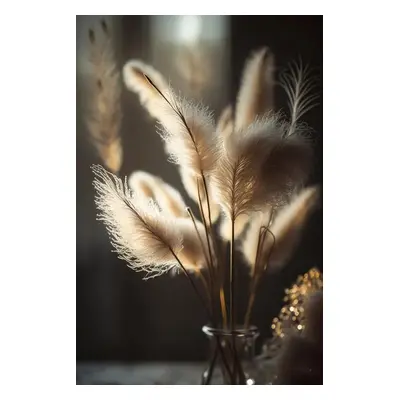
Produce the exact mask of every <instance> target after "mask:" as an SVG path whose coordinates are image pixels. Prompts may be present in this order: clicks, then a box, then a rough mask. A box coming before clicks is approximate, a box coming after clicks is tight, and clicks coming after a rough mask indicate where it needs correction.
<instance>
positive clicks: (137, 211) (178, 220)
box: [93, 48, 318, 384]
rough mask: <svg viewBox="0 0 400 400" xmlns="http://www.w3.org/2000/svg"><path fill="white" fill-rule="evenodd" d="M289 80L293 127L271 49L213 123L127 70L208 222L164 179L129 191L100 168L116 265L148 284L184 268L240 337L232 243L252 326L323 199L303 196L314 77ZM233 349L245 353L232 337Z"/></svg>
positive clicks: (236, 370) (143, 68) (135, 184)
mask: <svg viewBox="0 0 400 400" xmlns="http://www.w3.org/2000/svg"><path fill="white" fill-rule="evenodd" d="M289 73H291V74H292V75H290V77H289V75H288V74H287V72H286V73H285V74H284V75H283V85H284V88H285V91H286V92H287V94H288V96H289V103H290V110H291V115H290V117H289V118H286V117H285V115H284V114H283V113H282V112H279V111H275V110H274V102H273V97H274V96H273V88H274V77H273V75H274V57H273V55H272V53H271V52H270V51H269V50H268V49H266V48H264V49H260V50H258V51H257V52H256V53H254V54H253V55H251V56H250V57H249V59H248V60H247V62H246V66H245V69H244V72H243V76H242V82H241V86H240V89H239V93H238V97H237V102H236V106H235V108H234V109H233V108H232V107H231V106H228V107H226V108H225V109H224V110H223V111H222V113H221V115H220V117H219V118H218V121H217V123H215V121H214V118H213V115H212V113H211V112H210V111H209V110H208V108H207V107H205V106H204V105H201V104H196V103H194V102H192V101H190V100H188V99H185V98H184V97H182V96H180V95H179V96H178V95H177V94H176V93H175V91H174V90H173V88H172V87H170V86H169V85H167V83H166V82H167V81H166V79H165V78H164V77H163V76H162V75H161V74H160V73H159V72H158V71H156V70H155V69H154V68H153V67H152V66H150V65H147V64H145V63H143V62H142V61H140V60H130V61H129V62H127V63H126V65H125V66H124V70H123V74H124V81H125V84H126V86H127V88H128V89H129V90H131V91H133V92H134V93H136V94H137V95H138V96H139V99H140V101H141V104H142V105H143V107H144V108H145V109H146V110H147V111H148V112H149V113H150V115H152V116H153V117H154V118H155V119H156V120H157V122H158V125H159V129H158V133H159V134H160V136H161V138H162V139H163V141H164V143H165V150H166V152H167V154H168V155H169V160H170V161H172V162H173V163H175V164H177V166H178V171H179V175H180V177H181V180H182V183H183V186H184V187H185V190H186V192H187V194H188V195H189V197H190V198H191V199H192V200H194V201H195V203H197V206H198V211H199V214H200V217H201V221H200V220H197V219H196V217H195V215H194V213H193V212H192V210H191V209H190V208H189V207H187V206H186V204H185V201H184V199H183V198H182V196H181V195H180V194H179V193H178V192H177V190H176V189H174V188H173V187H171V186H170V185H168V184H167V183H166V182H164V181H163V180H162V179H160V178H159V177H156V176H153V175H151V174H148V173H146V172H144V171H135V172H134V173H133V174H132V175H131V176H130V177H129V181H127V180H125V182H124V183H123V182H122V181H121V180H120V179H119V178H117V177H115V176H114V175H112V174H111V173H108V172H106V171H105V170H104V169H102V168H101V167H94V169H93V171H94V173H95V181H94V186H95V190H96V192H97V197H96V204H97V207H98V209H99V210H100V219H101V220H102V221H104V223H105V225H106V227H107V229H108V231H109V234H110V237H111V242H112V243H113V245H114V247H115V249H116V251H117V253H118V254H119V256H120V258H122V259H123V260H125V261H126V262H127V264H128V265H129V266H130V267H131V268H132V269H134V270H136V271H144V272H145V273H146V275H145V277H146V278H150V277H155V276H159V275H161V274H163V273H165V272H167V271H170V270H178V271H182V272H183V273H184V274H185V275H186V277H187V278H188V279H189V282H190V283H191V285H192V286H193V288H194V290H195V291H196V294H197V295H198V296H199V298H200V300H201V301H202V304H203V305H204V307H205V309H206V311H207V313H208V316H209V319H210V321H211V322H212V325H214V326H215V327H219V326H224V327H225V328H227V327H228V325H229V328H230V329H231V330H234V329H236V328H237V327H238V326H239V325H240V324H239V325H238V323H237V321H238V320H239V321H242V319H240V317H239V318H238V316H237V315H236V314H237V310H236V307H235V292H236V282H235V275H236V273H235V271H236V269H237V266H236V264H235V251H234V245H235V239H239V238H240V239H241V251H242V254H243V255H244V258H245V260H246V261H247V263H248V265H249V267H250V291H249V302H248V307H247V311H246V315H245V316H244V317H243V321H244V326H245V327H247V326H249V323H250V318H251V310H252V307H253V304H254V301H255V295H256V290H257V285H258V282H259V280H260V278H261V276H262V274H263V273H264V271H265V270H266V269H267V268H268V267H275V268H278V267H283V265H284V264H285V263H286V262H287V261H288V259H289V257H290V255H291V254H292V252H293V250H294V249H295V247H296V245H297V244H298V242H299V237H300V234H301V231H302V227H303V225H304V224H305V222H306V219H307V217H308V216H309V215H310V213H311V211H312V210H313V207H314V206H315V204H316V201H317V198H318V197H317V193H318V191H317V189H316V188H314V187H311V188H306V189H303V186H304V184H305V183H306V180H307V177H308V173H309V171H310V168H311V163H312V143H311V141H310V138H309V129H308V128H307V126H306V125H305V124H304V123H302V122H301V121H300V117H301V116H302V115H303V114H304V113H305V112H306V111H308V109H309V108H310V107H311V105H312V104H313V101H314V100H315V99H314V96H313V95H311V100H310V98H309V97H307V96H310V93H311V92H310V90H311V89H310V83H309V73H308V70H307V71H306V70H304V69H302V66H299V67H298V68H293V67H292V68H291V69H290V70H289ZM128 184H129V187H128ZM221 214H222V218H221V224H220V227H219V231H218V232H219V235H220V236H221V238H222V239H223V241H224V242H229V247H230V254H229V275H228V276H227V274H226V272H225V261H226V257H225V256H224V251H223V249H221V248H220V242H219V241H218V239H217V230H216V229H215V224H216V222H217V221H218V219H219V217H220V216H221ZM190 271H191V272H194V277H196V278H199V280H200V282H201V284H202V287H203V289H204V290H203V291H201V290H199V289H198V287H197V285H198V281H197V280H196V281H195V280H192V278H191V275H190V274H188V272H190ZM227 282H229V301H226V297H225V286H226V283H227ZM228 306H229V310H228ZM228 322H229V324H228ZM218 351H220V352H221V354H223V352H224V350H223V349H222V348H219V349H218ZM225 351H226V350H225ZM229 351H233V353H235V352H236V351H237V350H236V347H235V341H234V340H233V342H232V348H231V350H229ZM222 357H223V356H222ZM228 358H229V357H228ZM231 360H233V361H232V362H233V364H234V366H233V371H230V368H229V366H226V365H225V367H227V371H228V375H230V377H231V379H232V383H234V384H235V383H238V382H239V383H243V382H242V378H243V376H244V374H243V372H242V373H241V372H240V371H241V366H240V362H238V361H237V360H236V358H235V357H234V356H232V358H231ZM225 361H226V360H225Z"/></svg>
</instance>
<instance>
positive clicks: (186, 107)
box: [126, 66, 216, 177]
mask: <svg viewBox="0 0 400 400" xmlns="http://www.w3.org/2000/svg"><path fill="white" fill-rule="evenodd" d="M126 67H128V66H126ZM137 74H138V75H139V76H140V81H141V83H142V84H143V86H145V87H146V90H145V91H146V92H149V93H152V101H151V102H152V109H153V113H154V115H155V116H156V118H157V120H158V121H159V122H160V124H161V126H162V128H163V129H160V130H159V133H160V136H161V137H162V138H163V139H164V142H165V148H166V150H167V152H168V153H169V156H170V160H171V161H172V162H174V163H176V164H179V165H180V166H181V167H183V168H187V169H188V170H189V171H190V172H191V173H192V174H194V175H195V176H199V177H202V176H203V175H207V174H208V173H209V172H210V171H211V170H212V169H213V168H214V163H215V160H216V150H215V134H214V132H215V127H214V120H213V118H212V113H211V112H210V111H209V110H208V109H207V108H206V107H204V106H201V105H198V104H194V103H193V102H190V101H188V100H186V99H184V98H183V97H178V96H177V95H176V94H175V93H174V92H173V90H172V89H168V90H165V91H163V88H159V87H158V86H157V83H156V82H153V81H152V79H151V77H150V76H146V75H144V74H143V73H142V72H140V71H138V72H137Z"/></svg>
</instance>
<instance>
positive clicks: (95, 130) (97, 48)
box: [85, 20, 123, 173]
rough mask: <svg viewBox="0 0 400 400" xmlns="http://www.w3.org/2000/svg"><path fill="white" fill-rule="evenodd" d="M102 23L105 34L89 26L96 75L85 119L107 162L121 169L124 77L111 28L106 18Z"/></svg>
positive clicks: (111, 166) (97, 146)
mask: <svg viewBox="0 0 400 400" xmlns="http://www.w3.org/2000/svg"><path fill="white" fill-rule="evenodd" d="M101 25H102V29H103V35H101V36H98V35H96V34H95V31H94V30H92V29H90V30H89V41H90V52H91V56H90V61H91V63H92V68H93V69H92V78H93V79H91V87H90V88H89V90H88V91H87V94H88V98H87V104H86V108H87V109H86V115H85V122H86V126H87V128H88V131H89V135H90V140H91V142H92V143H93V145H94V147H95V148H96V150H97V152H98V154H99V156H100V158H101V159H102V161H103V163H104V165H105V166H106V167H107V168H108V169H109V170H111V171H112V172H115V173H117V172H119V170H120V168H121V164H122V158H123V153H122V146H121V139H120V136H119V135H120V127H121V120H122V111H121V104H120V97H121V77H120V73H119V70H118V66H117V60H116V57H115V54H114V51H113V45H112V37H111V32H110V30H109V28H108V26H107V23H106V22H105V21H104V20H102V22H101Z"/></svg>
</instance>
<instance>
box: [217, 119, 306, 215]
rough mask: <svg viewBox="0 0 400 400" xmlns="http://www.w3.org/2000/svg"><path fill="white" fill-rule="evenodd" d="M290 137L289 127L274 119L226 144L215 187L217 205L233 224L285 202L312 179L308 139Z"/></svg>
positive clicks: (257, 123)
mask: <svg viewBox="0 0 400 400" xmlns="http://www.w3.org/2000/svg"><path fill="white" fill-rule="evenodd" d="M286 132H287V125H286V124H285V123H284V122H282V121H279V117H278V116H276V115H274V116H268V117H264V118H263V119H261V120H257V121H255V122H254V123H253V124H251V125H250V126H249V127H248V128H247V129H246V130H244V131H242V132H239V133H238V134H235V135H229V136H228V137H225V138H223V139H220V145H219V151H220V154H219V159H218V162H217V166H216V168H215V171H214V172H213V174H212V176H211V183H212V190H213V193H214V194H215V196H216V198H217V201H218V202H219V204H220V205H221V207H222V208H223V210H224V212H225V214H226V216H227V217H228V218H230V219H231V220H233V221H235V220H236V218H237V217H238V216H239V215H241V214H246V213H250V212H252V211H256V210H260V209H262V208H263V207H265V206H266V205H267V204H269V205H272V206H276V205H278V204H281V203H283V202H285V201H286V200H287V198H288V196H289V195H290V194H291V193H292V191H293V190H294V189H295V188H296V186H297V185H300V184H302V182H303V180H304V179H305V178H306V176H307V174H308V170H309V167H310V156H311V148H310V144H309V142H308V140H307V139H306V138H305V136H302V135H300V134H297V135H291V136H287V135H286Z"/></svg>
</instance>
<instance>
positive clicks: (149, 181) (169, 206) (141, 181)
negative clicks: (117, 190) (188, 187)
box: [128, 171, 188, 218]
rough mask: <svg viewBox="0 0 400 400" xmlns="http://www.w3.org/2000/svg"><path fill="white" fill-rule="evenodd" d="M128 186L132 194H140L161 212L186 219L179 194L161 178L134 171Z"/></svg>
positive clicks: (183, 203) (183, 205)
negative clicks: (152, 201)
mask: <svg viewBox="0 0 400 400" xmlns="http://www.w3.org/2000/svg"><path fill="white" fill-rule="evenodd" d="M128 185H129V187H130V188H131V189H132V190H133V191H134V192H141V193H143V195H144V196H146V197H149V198H151V199H153V200H154V201H155V202H156V203H157V204H158V206H159V207H160V208H161V210H162V211H163V212H165V213H168V214H169V215H170V216H171V217H177V218H187V217H188V215H187V212H186V205H185V202H184V201H183V199H182V196H181V195H180V193H179V192H178V191H177V190H176V189H175V188H173V187H172V186H171V185H169V184H168V183H166V182H164V181H163V180H162V179H161V178H159V177H157V176H154V175H151V174H149V173H148V172H145V171H135V172H133V173H132V174H131V175H130V176H129V179H128Z"/></svg>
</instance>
